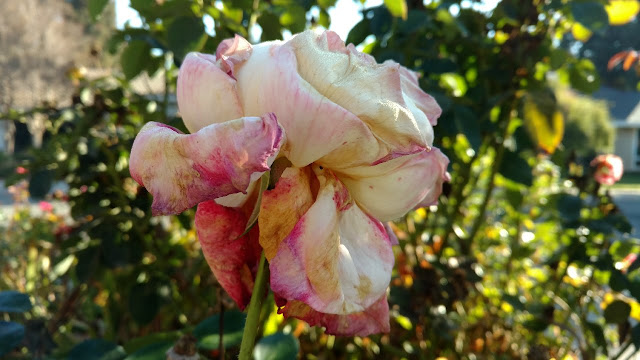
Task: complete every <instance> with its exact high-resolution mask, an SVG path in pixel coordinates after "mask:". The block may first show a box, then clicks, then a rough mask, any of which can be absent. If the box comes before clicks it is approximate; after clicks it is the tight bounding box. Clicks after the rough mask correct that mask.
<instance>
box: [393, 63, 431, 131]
mask: <svg viewBox="0 0 640 360" xmlns="http://www.w3.org/2000/svg"><path fill="white" fill-rule="evenodd" d="M387 62H391V60H387ZM400 77H401V82H402V92H403V93H404V100H405V102H406V103H407V105H408V106H409V108H410V109H411V113H413V114H418V116H420V112H422V113H423V114H424V115H426V116H427V119H428V120H429V123H430V124H431V126H436V125H437V124H438V118H439V117H440V115H442V108H440V105H438V103H437V102H436V99H434V98H433V96H431V95H429V94H427V93H426V92H424V91H423V90H422V89H421V88H420V84H419V83H418V74H417V73H416V72H414V71H411V70H409V69H407V68H405V67H404V66H401V67H400ZM416 110H420V111H416Z"/></svg>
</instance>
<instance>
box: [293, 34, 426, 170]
mask: <svg viewBox="0 0 640 360" xmlns="http://www.w3.org/2000/svg"><path fill="white" fill-rule="evenodd" d="M283 47H291V48H292V49H293V50H294V52H295V56H296V59H297V64H298V66H297V69H298V71H299V73H300V76H301V78H303V79H304V80H306V82H308V83H309V84H310V85H311V86H313V87H314V88H315V89H317V90H318V91H319V92H320V93H321V94H323V95H325V96H326V97H327V99H328V100H330V101H332V102H334V103H336V104H338V105H340V106H343V107H345V108H347V109H349V111H351V112H352V113H353V114H354V115H355V116H357V117H358V118H359V119H361V120H362V121H363V122H365V123H366V124H367V126H369V128H370V129H371V130H372V131H373V133H375V134H376V136H377V138H378V139H379V141H380V142H381V143H382V144H385V145H386V146H387V147H388V148H389V149H390V150H399V151H405V152H406V151H409V150H408V149H411V148H414V147H416V146H417V147H422V148H425V149H427V148H429V147H430V146H431V145H432V143H433V128H432V125H431V124H430V121H429V119H428V116H429V115H432V117H433V115H434V114H435V109H432V110H430V111H429V114H426V113H424V112H423V111H422V110H421V108H424V107H425V105H424V104H425V99H427V98H428V95H426V94H424V95H425V96H418V94H417V92H422V90H420V89H419V87H417V81H414V79H413V78H412V77H411V75H412V73H410V72H409V70H407V69H405V68H403V67H402V66H400V65H399V64H398V63H395V62H392V61H387V62H385V63H384V64H375V63H372V62H371V61H370V58H368V57H367V56H365V55H362V54H360V53H359V52H358V51H357V50H355V48H354V47H353V46H351V47H345V46H344V43H343V42H342V41H341V40H339V38H337V35H335V34H334V33H332V32H331V31H326V32H324V33H323V34H321V35H318V34H316V33H314V32H312V31H306V32H303V33H300V34H298V35H296V36H295V37H294V38H292V39H291V40H290V41H289V42H287V43H286V44H285V45H284V46H283ZM318 69H326V70H325V71H318ZM408 76H409V77H408ZM354 89H358V90H357V91H354ZM405 89H408V90H410V93H409V94H404V93H403V90H405ZM434 104H435V103H433V104H431V105H432V106H433V105H434ZM432 106H430V107H432ZM436 106H437V105H436ZM430 107H429V108H430ZM434 120H435V119H434ZM384 155H386V154H384ZM384 155H383V156H384ZM381 157H382V156H381ZM372 162H373V161H372Z"/></svg>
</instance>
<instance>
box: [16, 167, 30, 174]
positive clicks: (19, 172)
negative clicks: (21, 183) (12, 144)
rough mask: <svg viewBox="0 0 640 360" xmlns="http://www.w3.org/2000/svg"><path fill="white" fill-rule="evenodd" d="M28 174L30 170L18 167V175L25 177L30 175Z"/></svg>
mask: <svg viewBox="0 0 640 360" xmlns="http://www.w3.org/2000/svg"><path fill="white" fill-rule="evenodd" d="M28 172H29V170H27V169H25V168H24V167H22V166H18V167H17V168H16V174H19V175H24V174H26V173H28Z"/></svg>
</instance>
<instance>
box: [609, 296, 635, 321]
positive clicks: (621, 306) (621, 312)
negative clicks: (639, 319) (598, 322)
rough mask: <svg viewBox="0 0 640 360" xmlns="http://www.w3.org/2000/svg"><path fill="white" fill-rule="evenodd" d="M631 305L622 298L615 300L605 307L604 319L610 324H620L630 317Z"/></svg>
mask: <svg viewBox="0 0 640 360" xmlns="http://www.w3.org/2000/svg"><path fill="white" fill-rule="evenodd" d="M629 314H631V306H630V305H629V304H627V303H626V302H624V301H622V300H615V301H614V302H612V303H611V304H609V305H608V306H607V308H606V309H604V319H605V320H606V321H607V323H608V324H620V323H623V322H625V321H627V319H628V318H629Z"/></svg>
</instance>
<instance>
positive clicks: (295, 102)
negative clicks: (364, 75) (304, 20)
mask: <svg viewBox="0 0 640 360" xmlns="http://www.w3.org/2000/svg"><path fill="white" fill-rule="evenodd" d="M298 70H299V65H298V63H297V61H296V55H295V53H294V51H293V49H292V48H291V47H289V46H282V43H278V42H270V43H263V44H259V45H256V46H254V47H253V50H252V55H251V57H250V58H249V60H247V61H246V62H245V63H244V64H243V65H242V71H238V74H237V79H238V89H239V94H240V99H241V102H242V105H243V109H244V111H245V114H247V115H255V114H262V113H264V112H274V113H275V114H277V116H278V121H279V122H280V124H281V125H282V127H283V128H284V129H285V131H286V132H287V144H286V146H284V148H283V153H284V155H285V156H286V157H287V158H288V159H289V160H290V161H291V162H292V163H293V165H294V166H296V167H305V166H307V165H309V164H311V163H313V162H318V163H320V164H323V165H326V166H330V167H333V168H339V167H348V166H354V165H364V164H370V163H371V162H373V161H375V160H377V159H379V158H380V157H383V156H385V155H386V154H387V153H388V152H389V148H388V147H387V146H386V144H384V143H380V142H379V141H378V139H377V138H376V136H375V135H374V134H373V132H372V131H371V129H370V128H369V127H368V126H367V124H365V123H364V122H362V121H361V120H360V119H359V118H358V117H356V116H355V115H354V114H353V113H351V112H350V111H348V110H346V109H345V108H343V107H342V106H339V105H337V104H335V103H334V102H332V101H330V100H329V99H327V97H326V96H324V95H322V94H321V93H320V92H318V89H315V88H314V87H313V86H312V85H311V84H309V83H308V82H307V81H305V80H304V79H303V78H301V77H300V75H299V74H298ZM322 90H324V89H322Z"/></svg>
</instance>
